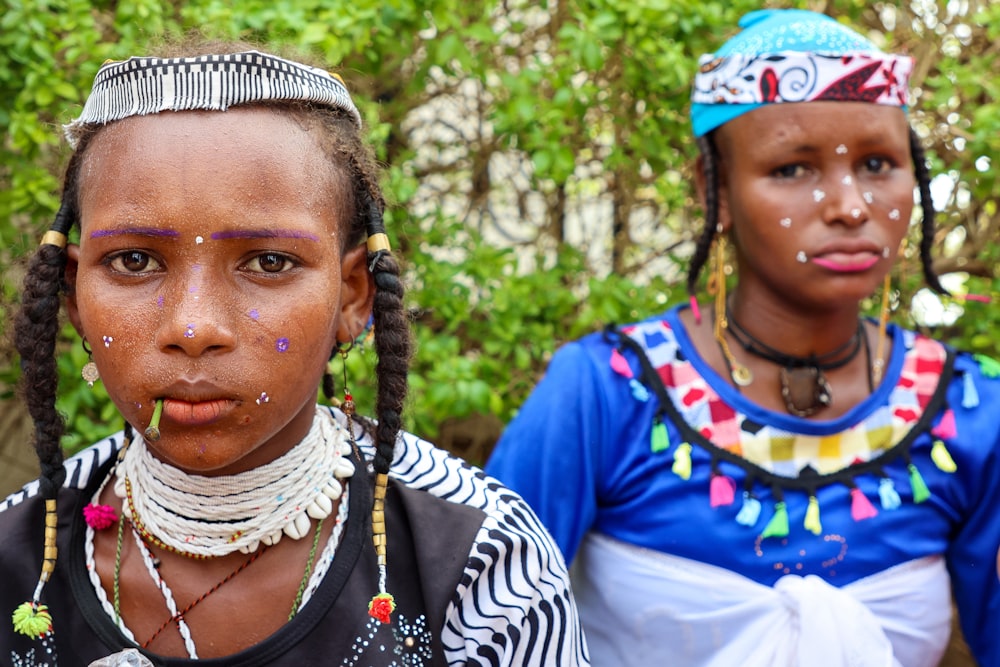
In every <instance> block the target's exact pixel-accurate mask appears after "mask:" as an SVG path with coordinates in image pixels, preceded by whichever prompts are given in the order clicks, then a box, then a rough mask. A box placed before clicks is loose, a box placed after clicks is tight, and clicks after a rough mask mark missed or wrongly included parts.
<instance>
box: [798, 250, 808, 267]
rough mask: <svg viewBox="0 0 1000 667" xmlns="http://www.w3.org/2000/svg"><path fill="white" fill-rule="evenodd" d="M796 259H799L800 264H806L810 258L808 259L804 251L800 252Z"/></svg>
mask: <svg viewBox="0 0 1000 667" xmlns="http://www.w3.org/2000/svg"><path fill="white" fill-rule="evenodd" d="M795 259H797V260H798V261H799V263H801V264H805V263H806V262H807V261H808V259H809V258H808V257H806V253H805V252H804V251H802V250H799V254H797V255H796V256H795Z"/></svg>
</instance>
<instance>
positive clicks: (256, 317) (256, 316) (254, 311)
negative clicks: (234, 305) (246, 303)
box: [250, 308, 260, 322]
mask: <svg viewBox="0 0 1000 667" xmlns="http://www.w3.org/2000/svg"><path fill="white" fill-rule="evenodd" d="M250 319H251V320H253V321H254V322H256V321H257V320H259V319H260V313H258V312H257V309H256V308H252V309H251V310H250Z"/></svg>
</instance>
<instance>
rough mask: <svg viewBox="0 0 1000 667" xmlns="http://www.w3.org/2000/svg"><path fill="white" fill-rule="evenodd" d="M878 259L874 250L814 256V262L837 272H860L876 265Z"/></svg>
mask: <svg viewBox="0 0 1000 667" xmlns="http://www.w3.org/2000/svg"><path fill="white" fill-rule="evenodd" d="M878 260H879V256H878V255H877V254H875V253H873V252H832V253H828V254H825V255H818V256H816V257H813V258H812V263H813V264H815V265H816V266H821V267H823V268H824V269H829V270H830V271H835V272H837V273H859V272H861V271H867V270H868V269H870V268H872V267H873V266H875V265H876V264H877V263H878Z"/></svg>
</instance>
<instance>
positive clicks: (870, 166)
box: [863, 156, 896, 174]
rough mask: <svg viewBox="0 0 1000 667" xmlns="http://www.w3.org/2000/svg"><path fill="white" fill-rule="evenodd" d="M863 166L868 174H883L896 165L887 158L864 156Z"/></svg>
mask: <svg viewBox="0 0 1000 667" xmlns="http://www.w3.org/2000/svg"><path fill="white" fill-rule="evenodd" d="M863 166H864V168H865V170H866V171H867V172H868V173H870V174H885V173H887V172H888V171H889V170H890V169H892V168H893V167H895V166H896V165H895V164H893V162H892V161H891V160H889V159H888V158H885V157H879V156H873V157H867V158H865V160H864V163H863Z"/></svg>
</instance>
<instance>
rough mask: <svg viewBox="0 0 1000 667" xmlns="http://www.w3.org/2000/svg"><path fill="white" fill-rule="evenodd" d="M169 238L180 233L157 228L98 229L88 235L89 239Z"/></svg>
mask: <svg viewBox="0 0 1000 667" xmlns="http://www.w3.org/2000/svg"><path fill="white" fill-rule="evenodd" d="M125 235H128V236H156V237H160V236H169V237H172V238H176V237H178V236H180V232H176V231H174V230H172V229H160V228H158V227H122V228H121V229H98V230H95V231H93V232H91V233H90V238H92V239H99V238H102V237H105V236H125Z"/></svg>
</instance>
